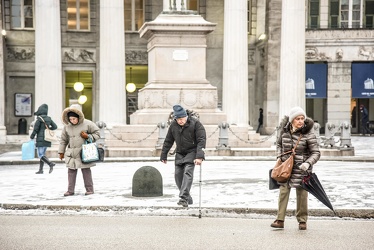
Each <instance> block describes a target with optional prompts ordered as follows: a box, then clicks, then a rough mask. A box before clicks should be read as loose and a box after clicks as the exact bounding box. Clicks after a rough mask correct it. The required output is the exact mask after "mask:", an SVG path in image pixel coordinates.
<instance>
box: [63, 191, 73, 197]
mask: <svg viewBox="0 0 374 250" xmlns="http://www.w3.org/2000/svg"><path fill="white" fill-rule="evenodd" d="M70 195H74V193H71V192H69V191H67V192H65V193H64V196H70Z"/></svg>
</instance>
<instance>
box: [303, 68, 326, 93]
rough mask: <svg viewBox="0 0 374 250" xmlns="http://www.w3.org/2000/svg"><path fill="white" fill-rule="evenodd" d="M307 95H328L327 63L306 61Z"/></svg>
mask: <svg viewBox="0 0 374 250" xmlns="http://www.w3.org/2000/svg"><path fill="white" fill-rule="evenodd" d="M305 78H306V79H305V97H306V98H326V97H327V64H326V63H306V70H305Z"/></svg>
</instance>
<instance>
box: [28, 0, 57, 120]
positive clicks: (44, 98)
mask: <svg viewBox="0 0 374 250" xmlns="http://www.w3.org/2000/svg"><path fill="white" fill-rule="evenodd" d="M61 91H62V63H61V24H60V1H58V0H51V1H44V0H35V99H34V101H35V102H34V103H35V104H34V108H35V110H36V109H37V108H38V107H39V106H40V105H41V104H43V103H46V104H47V105H48V115H49V116H51V117H52V119H53V120H54V121H55V122H56V123H57V124H61V118H60V117H61V112H62V110H63V99H62V96H63V95H62V94H61Z"/></svg>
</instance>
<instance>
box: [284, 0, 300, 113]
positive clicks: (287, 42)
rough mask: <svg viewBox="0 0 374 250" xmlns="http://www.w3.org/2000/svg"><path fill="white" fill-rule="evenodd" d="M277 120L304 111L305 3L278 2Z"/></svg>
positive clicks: (285, 0)
mask: <svg viewBox="0 0 374 250" xmlns="http://www.w3.org/2000/svg"><path fill="white" fill-rule="evenodd" d="M281 39H282V40H281V41H282V42H281V57H280V58H281V59H280V60H281V61H280V83H279V119H280V120H281V119H283V117H284V115H288V114H289V111H290V109H291V108H292V107H294V106H300V107H302V108H303V109H305V1H300V0H283V1H282V35H281Z"/></svg>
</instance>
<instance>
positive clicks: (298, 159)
mask: <svg viewBox="0 0 374 250" xmlns="http://www.w3.org/2000/svg"><path fill="white" fill-rule="evenodd" d="M313 126H314V121H313V120H312V119H310V118H309V117H307V118H306V119H305V124H304V127H302V128H301V129H298V130H296V131H295V132H293V133H291V123H290V122H288V116H285V117H284V119H283V121H282V122H281V125H280V127H281V128H282V129H281V131H280V134H279V137H278V138H277V155H278V156H279V155H281V154H282V153H284V152H287V151H290V150H292V148H293V147H294V146H295V145H296V143H297V140H298V139H299V137H300V135H302V137H301V139H300V142H299V144H298V145H297V147H296V151H295V152H296V154H295V158H294V166H293V169H292V175H291V178H290V180H289V181H288V185H289V186H290V187H300V183H301V180H302V178H303V177H304V176H305V175H306V173H305V172H304V171H303V170H300V169H299V168H298V166H299V165H300V164H302V163H304V162H307V163H309V165H310V167H309V169H308V172H312V170H313V165H314V164H315V163H316V162H317V161H318V160H319V158H320V157H321V153H320V151H319V146H318V142H317V138H316V136H315V134H314V129H313ZM289 156H290V154H287V155H283V156H282V157H281V159H282V161H285V160H287V158H288V157H289Z"/></svg>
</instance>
